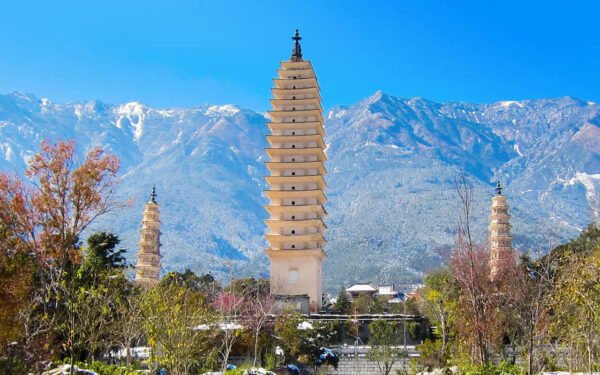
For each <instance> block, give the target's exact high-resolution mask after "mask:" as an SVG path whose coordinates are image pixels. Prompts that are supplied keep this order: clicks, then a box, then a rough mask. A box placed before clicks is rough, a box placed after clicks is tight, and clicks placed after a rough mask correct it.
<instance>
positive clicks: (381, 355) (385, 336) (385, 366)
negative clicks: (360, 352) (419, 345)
mask: <svg viewBox="0 0 600 375" xmlns="http://www.w3.org/2000/svg"><path fill="white" fill-rule="evenodd" d="M369 329H370V331H371V336H370V339H369V344H370V345H371V350H369V352H368V353H367V358H368V359H369V360H371V361H373V362H377V367H378V368H379V372H380V373H381V375H388V374H389V373H390V371H391V370H392V367H393V366H394V363H396V362H398V360H399V359H400V358H402V356H406V354H407V353H404V350H403V349H402V348H401V347H400V342H399V337H401V336H402V335H401V334H400V332H398V324H397V323H396V322H391V321H385V320H374V321H373V322H371V324H369Z"/></svg>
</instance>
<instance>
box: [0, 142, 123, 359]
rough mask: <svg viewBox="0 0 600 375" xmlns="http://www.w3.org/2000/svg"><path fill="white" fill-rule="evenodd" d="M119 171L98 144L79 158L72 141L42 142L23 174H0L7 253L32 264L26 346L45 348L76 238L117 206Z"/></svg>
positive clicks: (75, 256) (76, 254)
mask: <svg viewBox="0 0 600 375" xmlns="http://www.w3.org/2000/svg"><path fill="white" fill-rule="evenodd" d="M118 170H119V159H118V158H117V157H116V156H114V155H110V154H107V153H105V152H104V150H103V149H102V148H93V149H91V150H90V151H88V153H87V155H86V157H85V158H84V159H83V160H81V159H79V158H78V157H77V155H76V152H75V144H74V142H72V141H67V142H57V143H49V142H46V141H44V142H42V144H41V152H40V153H39V154H37V155H36V156H34V157H33V158H32V159H31V160H30V161H29V166H28V168H27V171H26V173H25V177H26V178H22V177H20V176H17V175H9V174H7V173H0V223H2V226H3V228H4V231H5V233H6V237H7V238H10V239H11V241H12V242H11V246H10V248H11V250H10V251H11V252H10V254H11V256H17V255H18V256H26V257H28V258H29V259H31V261H32V263H33V267H32V272H31V279H32V281H34V282H33V283H32V284H31V285H32V287H31V290H30V291H29V296H30V297H29V306H27V307H26V308H23V309H21V316H22V321H23V326H24V336H25V344H26V347H28V349H30V350H33V348H32V346H33V345H34V344H35V343H36V342H37V343H44V344H46V345H45V346H49V345H47V343H49V342H51V339H52V338H55V337H57V335H58V334H57V328H58V325H59V324H58V323H59V321H60V319H61V318H63V319H64V312H65V311H64V302H65V300H68V298H69V295H70V293H69V292H68V290H69V283H68V280H67V277H66V276H67V273H68V271H69V267H71V266H72V265H73V264H77V263H78V262H79V261H80V258H81V252H80V249H79V243H80V236H81V234H82V232H83V231H84V230H86V229H87V228H89V226H90V224H92V223H93V222H94V220H96V219H97V218H98V217H100V216H102V215H104V214H106V213H108V212H109V211H111V210H113V209H114V208H116V207H118V206H120V204H119V203H118V202H116V201H115V200H114V194H113V193H114V187H115V185H116V184H117V179H116V175H117V172H118ZM51 346H52V345H50V347H51Z"/></svg>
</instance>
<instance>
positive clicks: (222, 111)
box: [204, 104, 240, 116]
mask: <svg viewBox="0 0 600 375" xmlns="http://www.w3.org/2000/svg"><path fill="white" fill-rule="evenodd" d="M239 111H240V109H239V108H238V107H236V106H234V105H232V104H225V105H210V106H208V108H207V109H206V111H204V114H205V115H207V116H215V115H216V116H233V115H235V114H237V113H238V112H239Z"/></svg>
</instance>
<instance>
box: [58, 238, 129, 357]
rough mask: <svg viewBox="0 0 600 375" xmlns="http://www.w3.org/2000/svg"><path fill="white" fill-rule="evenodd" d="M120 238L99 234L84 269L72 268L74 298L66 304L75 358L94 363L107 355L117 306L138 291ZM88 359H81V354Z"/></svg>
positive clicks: (92, 241)
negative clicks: (127, 272)
mask: <svg viewBox="0 0 600 375" xmlns="http://www.w3.org/2000/svg"><path fill="white" fill-rule="evenodd" d="M119 242H120V240H119V238H118V237H117V236H116V235H114V234H112V233H105V232H99V233H95V234H92V235H91V236H90V237H89V238H88V240H87V246H86V247H85V249H84V251H83V254H84V257H83V260H82V262H81V264H80V265H78V266H75V267H73V268H72V271H71V270H70V271H69V272H73V275H69V276H68V278H67V279H68V280H70V283H68V284H64V287H65V288H68V289H72V291H70V292H69V291H67V292H65V293H64V294H67V293H71V294H72V295H71V298H70V299H69V300H66V301H65V304H66V305H67V315H68V317H69V318H68V319H67V321H66V331H67V332H66V336H67V337H68V342H69V351H70V356H71V358H73V359H75V360H83V359H86V358H85V357H86V356H87V355H88V354H89V355H90V356H91V357H92V359H94V358H96V356H97V355H99V354H101V353H104V352H107V351H108V349H109V348H110V346H111V345H112V344H113V340H114V336H115V335H114V330H113V329H114V328H115V327H114V326H115V324H114V321H115V319H116V318H117V306H118V305H119V303H120V301H121V300H127V299H128V298H129V297H130V295H131V294H133V293H134V290H135V289H136V287H135V285H134V284H133V283H131V282H130V281H128V280H127V278H126V276H125V273H124V271H125V269H126V268H127V265H126V262H125V258H124V257H123V253H124V252H125V250H124V249H118V250H117V249H116V247H117V245H118V244H119ZM82 353H83V354H84V357H83V358H82V357H81V354H82Z"/></svg>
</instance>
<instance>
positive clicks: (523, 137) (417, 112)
mask: <svg viewBox="0 0 600 375" xmlns="http://www.w3.org/2000/svg"><path fill="white" fill-rule="evenodd" d="M324 117H325V119H326V125H325V129H326V132H327V137H326V139H325V141H326V144H327V151H326V152H327V156H328V161H327V163H326V168H327V170H328V172H329V174H328V175H327V183H328V188H327V191H326V194H327V196H328V198H329V202H328V203H327V206H326V208H327V211H328V212H329V216H328V217H327V220H326V223H327V225H328V230H327V233H326V237H327V240H328V243H327V246H326V250H327V252H328V255H329V258H328V260H327V261H326V263H325V266H324V273H323V275H324V283H325V285H324V287H325V290H327V291H329V292H331V293H335V291H336V290H337V289H338V288H339V287H340V286H341V285H342V284H344V285H346V286H347V285H349V284H351V283H353V282H356V281H372V282H375V283H380V284H381V283H395V284H410V283H417V282H419V281H420V279H421V277H422V275H423V272H424V271H426V270H428V269H431V268H434V267H436V266H438V265H439V264H440V263H441V262H442V261H443V259H442V257H441V256H440V254H443V253H444V252H445V251H447V250H448V249H449V248H450V247H451V246H452V242H453V233H454V230H455V227H456V221H457V210H458V207H459V203H458V197H457V194H456V192H455V188H454V180H455V178H456V176H457V174H458V173H459V172H460V171H464V172H466V174H467V175H468V176H469V180H470V182H471V183H472V185H473V188H474V192H475V205H474V208H473V214H474V228H475V233H476V237H477V240H478V241H481V242H484V241H485V237H486V231H487V224H488V218H489V211H490V199H491V197H492V196H493V194H494V185H495V181H496V180H498V179H501V181H502V183H503V185H504V186H505V194H506V195H507V197H508V199H509V202H510V204H511V214H512V224H513V235H514V237H515V241H514V242H515V246H516V247H517V248H519V249H520V250H522V251H528V252H532V253H538V252H544V251H547V249H548V248H549V247H552V246H554V245H557V244H559V243H561V242H564V241H566V240H568V239H570V238H572V237H574V236H576V235H577V234H578V233H579V231H581V229H582V228H584V227H585V226H586V225H588V224H589V223H590V222H592V221H593V220H595V219H596V217H597V211H598V208H599V201H598V199H599V193H600V190H598V189H599V188H600V157H599V156H600V106H599V105H598V104H597V103H594V102H590V101H585V100H580V99H576V98H572V97H563V98H552V99H538V100H523V101H501V102H496V103H491V104H473V103H436V102H433V101H429V100H426V99H423V98H411V99H402V98H397V97H394V96H391V95H388V94H386V93H383V92H376V93H374V94H373V95H371V96H370V97H368V98H366V99H364V100H362V101H360V102H358V103H356V104H353V105H350V106H336V107H333V108H331V109H329V110H328V111H327V112H326V113H324ZM267 121H268V119H267V117H266V115H265V114H263V113H259V112H256V111H252V110H248V109H243V108H240V107H238V106H235V105H200V106H196V107H191V108H172V109H158V108H151V107H149V106H146V105H144V104H141V103H138V102H131V103H126V104H120V105H112V104H107V103H103V102H100V101H97V100H92V101H83V102H76V103H67V104H59V103H54V102H52V101H50V100H49V99H40V98H38V97H36V96H34V95H30V94H23V93H12V94H7V95H0V170H3V171H9V172H12V171H14V172H17V173H22V172H23V171H24V169H25V167H26V163H27V159H28V158H29V157H31V156H32V155H33V154H35V153H36V152H37V150H38V149H39V143H40V142H41V141H42V140H44V139H48V140H51V141H55V140H59V139H74V140H75V141H76V145H77V147H78V150H79V152H82V153H83V152H84V151H85V150H86V149H89V148H90V147H92V146H97V145H101V146H103V147H104V148H105V149H107V150H108V151H110V152H112V153H114V154H116V155H117V156H119V157H120V158H121V166H122V167H121V175H120V180H121V183H120V185H119V188H118V195H119V197H121V198H122V199H129V198H133V202H134V203H133V204H132V205H131V206H129V207H127V208H124V209H122V210H120V211H119V212H117V213H115V214H113V215H112V216H110V217H105V218H104V219H103V220H101V221H99V222H98V223H97V224H96V226H95V228H94V229H95V230H110V231H112V232H114V233H116V234H118V235H119V236H120V237H121V239H122V245H123V246H124V247H125V248H126V249H127V250H128V256H129V259H130V261H131V262H134V261H135V255H136V253H137V241H138V237H139V229H140V226H141V217H142V211H143V205H144V203H145V202H146V200H147V198H148V194H149V192H150V190H151V188H152V186H153V185H156V189H157V192H158V202H159V204H160V209H161V222H162V227H161V230H162V243H163V246H162V249H161V251H162V256H163V258H162V261H163V271H164V272H167V271H171V270H183V269H185V268H190V269H192V270H194V271H196V272H208V271H210V272H213V273H214V274H215V275H217V276H218V277H220V278H221V279H222V280H227V279H231V278H237V277H243V276H265V275H267V273H268V260H267V258H266V256H265V255H264V252H263V250H264V248H265V246H266V241H265V239H264V233H265V230H266V227H265V225H264V223H263V220H264V219H266V217H267V214H266V211H265V210H264V208H263V205H264V204H265V203H266V197H265V195H264V194H263V191H264V189H265V188H266V185H265V182H264V175H266V174H267V171H266V168H265V166H264V161H265V158H266V155H265V152H264V148H265V147H266V146H267V142H266V138H265V135H266V134H267V132H268V128H267V126H266V123H267Z"/></svg>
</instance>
